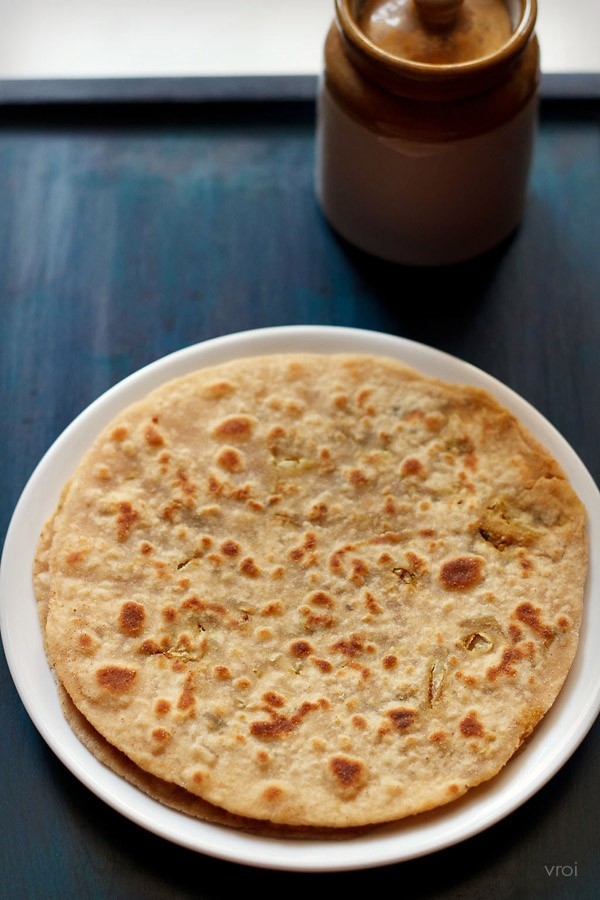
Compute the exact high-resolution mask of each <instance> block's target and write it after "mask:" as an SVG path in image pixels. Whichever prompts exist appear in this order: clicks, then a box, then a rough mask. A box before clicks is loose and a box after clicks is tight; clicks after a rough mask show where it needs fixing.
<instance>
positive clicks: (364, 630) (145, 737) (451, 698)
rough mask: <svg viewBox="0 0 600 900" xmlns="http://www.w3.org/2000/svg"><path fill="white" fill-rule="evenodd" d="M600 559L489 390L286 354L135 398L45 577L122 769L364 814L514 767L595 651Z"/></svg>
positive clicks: (307, 821) (72, 509) (564, 485)
mask: <svg viewBox="0 0 600 900" xmlns="http://www.w3.org/2000/svg"><path fill="white" fill-rule="evenodd" d="M586 570H587V540H586V519H585V511H584V508H583V506H582V504H581V503H580V501H579V499H578V498H577V496H576V495H575V493H574V491H573V489H572V488H571V486H570V485H569V483H568V481H567V479H566V477H565V475H564V473H563V472H562V470H561V469H560V467H559V466H558V465H557V463H556V462H555V461H554V460H553V459H552V458H551V457H550V456H549V454H548V453H547V452H546V450H545V449H543V448H542V447H541V446H540V445H539V444H538V443H537V441H536V440H535V439H534V438H533V437H532V436H531V435H530V434H529V433H527V431H526V430H525V429H524V428H523V427H522V426H521V425H520V424H519V422H517V420H516V419H515V418H514V417H513V416H512V415H511V414H510V413H508V412H507V411H506V410H504V409H503V408H501V407H500V406H499V405H498V403H497V402H496V401H495V400H494V399H493V398H492V397H491V396H489V395H488V394H487V393H485V392H483V391H480V390H477V389H473V388H470V387H463V386H457V385H449V384H445V383H442V382H440V381H436V380H433V379H429V378H426V377H424V376H422V375H421V374H419V373H417V372H415V371H413V370H412V369H409V368H407V367H405V366H403V365H401V364H399V363H397V362H395V361H393V360H390V359H384V358H378V357H373V356H358V355H353V356H346V355H331V356H329V355H316V354H315V355H313V354H282V355H278V356H266V357H258V358H247V359H241V360H237V361H234V362H231V363H227V364H224V365H222V366H218V367H213V368H207V369H203V370H200V371H198V372H195V373H193V374H192V375H189V376H186V377H184V378H181V379H178V380H176V381H173V382H170V383H168V384H166V385H164V386H163V387H161V388H159V389H158V390H156V391H154V392H153V393H151V394H150V395H149V396H148V397H147V398H146V399H144V400H142V401H141V402H138V403H136V404H134V405H133V406H131V407H129V408H128V409H126V410H124V411H123V412H122V413H121V414H120V415H119V416H118V417H117V418H116V419H115V420H114V421H113V422H112V423H111V425H110V426H109V427H108V428H107V429H106V430H105V431H104V432H103V433H102V434H101V435H100V436H99V437H98V439H97V440H96V441H95V443H94V445H93V446H92V447H91V449H90V450H89V451H88V452H87V454H86V455H85V457H84V458H83V460H82V462H81V464H80V465H79V467H78V469H77V471H76V472H75V473H74V474H73V477H72V478H71V480H70V482H69V484H68V485H67V487H66V488H65V491H64V492H63V497H62V498H61V503H60V506H59V508H58V510H57V511H56V513H55V515H54V517H53V518H52V520H51V522H49V523H48V525H47V526H46V529H45V531H44V534H43V535H42V537H41V540H40V546H39V550H38V558H37V562H36V571H35V584H36V593H37V596H38V598H39V601H40V608H41V614H42V621H44V622H45V624H46V635H45V636H46V641H47V650H48V655H49V658H50V661H51V663H52V665H53V667H54V670H55V672H56V675H57V679H58V681H59V684H60V686H61V689H63V688H64V690H65V691H66V693H67V695H68V698H69V699H68V700H67V701H66V703H67V708H71V707H70V704H71V703H72V704H73V705H74V708H76V710H77V711H78V712H77V714H76V715H77V717H78V718H77V724H76V726H75V727H76V730H77V731H78V733H79V734H81V735H82V736H84V739H85V740H86V743H87V744H88V746H90V747H91V748H92V749H93V750H94V752H96V753H97V755H99V756H100V757H101V758H103V759H104V760H105V761H106V762H107V763H108V764H109V765H113V766H114V767H116V768H118V769H119V771H121V772H122V774H124V775H125V777H130V778H131V780H134V781H136V780H137V783H140V784H141V786H143V787H145V788H146V789H149V790H150V792H151V793H154V795H156V796H159V797H160V798H161V799H163V800H164V801H165V802H167V803H170V804H171V805H176V806H177V805H178V807H179V808H188V809H190V811H192V812H193V813H194V814H196V815H199V816H201V817H204V818H209V819H211V818H212V819H213V820H216V821H226V822H229V823H230V824H232V825H234V826H236V825H238V826H242V827H243V826H244V825H245V824H247V822H251V821H262V822H268V823H276V824H277V825H283V826H286V827H287V826H290V827H291V828H300V829H303V828H334V829H338V828H339V829H342V828H347V827H358V826H365V825H370V824H374V823H378V822H383V821H388V820H393V819H399V818H402V817H404V816H407V815H410V814H414V813H418V812H421V811H424V810H428V809H432V808H435V807H438V806H441V805H443V804H445V803H447V802H449V801H451V800H454V799H456V798H457V797H459V796H461V795H462V794H464V793H465V791H467V790H468V789H469V788H470V787H473V786H474V785H477V784H480V783H481V782H483V781H485V780H487V779H489V778H491V777H493V776H494V775H495V774H496V773H497V772H498V771H499V770H500V769H501V768H502V767H503V766H504V765H505V763H506V762H507V761H508V760H509V759H510V757H511V756H512V755H513V754H514V753H515V751H516V750H517V749H518V747H519V746H520V745H521V743H522V742H523V740H524V739H525V738H526V737H527V736H528V735H529V733H530V732H531V730H532V729H533V728H534V727H535V725H536V724H537V723H538V721H539V720H540V719H541V717H542V716H543V715H544V713H545V712H546V711H547V710H548V709H549V707H550V706H551V705H552V703H553V702H554V700H555V698H556V696H557V694H558V692H559V690H560V688H561V686H562V684H563V682H564V679H565V677H566V675H567V673H568V671H569V668H570V666H571V663H572V660H573V657H574V654H575V650H576V646H577V639H578V631H579V627H580V621H581V615H582V605H583V592H584V585H585V578H586ZM71 709H72V708H71ZM116 760H120V762H119V763H118V764H117V763H116V762H115V761H116ZM182 798H183V800H182ZM190 798H191V801H192V802H190ZM195 798H197V802H196V800H195ZM238 817H243V818H238ZM291 833H293V832H291ZM300 833H302V832H300Z"/></svg>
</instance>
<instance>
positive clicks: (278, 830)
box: [33, 515, 372, 841]
mask: <svg viewBox="0 0 600 900" xmlns="http://www.w3.org/2000/svg"><path fill="white" fill-rule="evenodd" d="M55 517H56V516H55V515H53V516H52V517H51V518H50V519H49V520H48V521H47V522H46V523H45V525H44V528H43V530H42V533H41V535H40V540H39V544H38V550H37V554H36V559H35V563H34V577H33V583H34V594H35V598H36V602H37V607H38V614H39V618H40V624H41V626H42V634H43V636H44V638H45V633H46V620H47V617H48V602H49V598H50V578H49V559H50V550H51V546H52V536H53V532H54V520H55ZM57 691H58V698H59V701H60V705H61V709H62V712H63V715H64V718H65V720H66V721H67V722H68V724H69V726H70V728H71V729H72V731H73V732H74V734H75V735H76V736H77V738H78V739H79V740H80V741H81V743H82V744H83V745H84V747H86V748H87V749H88V750H89V751H90V753H92V754H93V755H94V756H95V757H96V759H97V760H99V762H101V763H102V764H103V765H104V766H106V767H107V768H108V769H110V770H111V771H112V772H115V773H116V774H117V775H119V776H120V777H121V778H123V779H125V780H126V781H128V782H129V783H130V784H132V785H134V786H135V787H136V788H138V790H140V791H142V792H143V793H144V794H147V795H148V796H149V797H151V798H152V799H153V800H157V801H158V802H159V803H162V804H163V805H164V806H168V807H169V808H171V809H174V810H177V812H181V813H185V814H186V815H188V816H192V817H193V818H195V819H200V820H202V821H203V822H210V823H211V824H213V825H220V826H226V827H228V828H233V829H235V830H237V831H244V832H249V833H251V834H253V835H255V836H258V837H270V838H272V837H276V838H286V839H296V840H300V839H305V838H310V839H311V840H315V839H318V840H336V841H339V840H343V839H348V838H353V837H358V836H359V835H361V834H363V833H364V832H365V831H366V830H367V828H366V827H362V828H359V827H355V828H317V827H311V826H294V825H276V824H275V823H272V822H269V821H267V820H261V819H251V818H247V817H244V816H236V815H234V814H233V813H230V812H227V810H224V809H221V808H220V807H218V806H214V804H212V803H208V802H207V801H206V800H203V799H202V797H198V796H197V795H196V794H192V793H190V791H186V790H185V788H182V787H179V785H176V784H173V783H172V782H170V781H165V780H164V779H163V778H158V777H157V776H156V775H152V774H151V773H150V772H146V771H144V769H141V768H140V767H139V766H137V765H136V764H135V763H134V762H133V761H132V760H131V759H129V757H128V756H126V755H125V754H124V753H122V752H121V751H120V750H118V749H117V748H116V747H114V746H113V745H112V744H110V743H109V742H108V741H107V740H106V739H105V738H104V737H102V735H101V734H100V733H99V732H98V731H96V729H95V728H94V727H93V726H92V725H91V724H90V722H88V720H87V719H86V718H85V716H83V715H82V714H81V713H80V712H79V710H78V709H77V707H76V706H75V704H74V703H73V701H72V700H71V698H70V696H69V694H68V693H67V692H66V691H65V689H64V687H63V686H62V684H61V682H60V681H59V682H57ZM368 830H372V828H370V827H369V828H368Z"/></svg>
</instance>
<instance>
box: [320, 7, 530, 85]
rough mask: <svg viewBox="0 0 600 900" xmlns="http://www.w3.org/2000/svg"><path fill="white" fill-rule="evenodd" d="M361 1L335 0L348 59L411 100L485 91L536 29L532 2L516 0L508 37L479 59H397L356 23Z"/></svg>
mask: <svg viewBox="0 0 600 900" xmlns="http://www.w3.org/2000/svg"><path fill="white" fill-rule="evenodd" d="M360 6H361V2H360V0H335V12H336V22H337V25H338V28H339V31H340V35H341V38H342V41H343V43H344V45H345V51H346V53H347V54H348V57H349V59H350V60H351V62H352V64H353V65H354V66H356V68H357V69H358V70H359V71H360V72H362V74H363V75H364V76H365V77H366V78H368V79H370V80H371V81H373V82H374V83H375V84H377V85H379V86H380V87H382V88H384V89H385V90H387V91H390V92H392V93H394V94H397V95H399V96H401V97H407V98H411V99H415V100H454V99H457V98H463V97H468V96H472V95H475V94H478V93H481V92H483V91H486V90H489V89H490V88H493V87H495V86H496V85H498V84H500V83H501V82H502V81H504V80H506V79H507V78H510V77H511V73H512V72H513V70H514V68H515V66H517V65H518V63H519V59H520V57H521V56H522V54H523V53H524V52H525V50H526V48H527V46H528V44H529V42H530V40H531V37H532V34H533V30H534V27H535V21H536V15H537V5H536V0H517V11H518V15H517V16H516V17H515V18H516V22H515V24H514V28H513V32H512V35H511V36H510V38H509V40H508V41H507V42H506V43H505V44H504V45H503V46H502V47H500V48H499V49H498V50H497V51H496V52H494V53H492V54H490V55H488V56H485V57H483V58H481V59H475V60H471V61H468V62H461V63H456V64H448V65H444V64H441V65H436V64H428V63H422V62H416V61H413V60H410V59H405V58H401V57H398V56H395V55H393V54H392V53H390V52H388V51H386V50H384V49H382V48H381V47H379V46H377V45H376V44H375V43H374V42H373V41H372V40H370V39H369V37H367V35H366V34H365V33H364V31H363V30H362V29H361V28H360V27H359V25H358V12H359V10H360Z"/></svg>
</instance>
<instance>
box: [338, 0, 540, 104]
mask: <svg viewBox="0 0 600 900" xmlns="http://www.w3.org/2000/svg"><path fill="white" fill-rule="evenodd" d="M536 13H537V9H536V0H336V15H337V20H338V24H339V26H340V29H341V32H342V34H343V36H344V38H345V39H346V42H347V44H348V45H349V48H350V51H351V53H352V54H353V55H354V57H355V62H356V63H357V64H358V65H359V67H360V68H361V69H362V70H363V71H364V73H365V74H367V75H369V76H370V77H371V78H372V79H373V80H375V81H377V82H379V83H380V84H381V85H382V86H384V87H386V88H387V89H388V90H392V91H394V92H396V93H399V94H402V95H405V96H411V97H425V98H429V99H451V98H452V97H458V96H465V95H468V94H470V93H475V92H479V91H481V90H485V89H486V88H487V87H489V86H492V85H494V84H497V83H499V81H501V80H502V78H504V77H506V74H507V71H508V70H509V69H510V68H511V67H512V66H513V64H514V63H515V60H516V58H517V57H518V56H519V55H520V53H521V52H522V51H523V50H524V48H525V46H526V45H527V43H528V41H529V38H530V37H531V34H532V32H533V28H534V25H535V18H536Z"/></svg>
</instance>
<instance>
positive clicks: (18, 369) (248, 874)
mask: <svg viewBox="0 0 600 900" xmlns="http://www.w3.org/2000/svg"><path fill="white" fill-rule="evenodd" d="M558 86H559V87H560V85H558ZM117 87H118V86H117ZM117 87H115V85H110V86H109V89H107V88H106V86H104V87H103V88H101V89H100V90H99V91H98V92H97V93H96V95H95V96H92V97H91V98H90V96H89V95H87V98H86V91H85V89H82V90H79V88H76V89H72V90H71V92H69V90H65V88H64V86H63V87H62V88H61V90H62V94H61V90H59V91H58V94H55V95H52V92H50V94H51V95H50V96H44V97H40V95H39V93H38V94H36V91H35V90H32V91H28V90H24V91H23V90H22V91H21V95H20V96H17V94H18V92H17V93H15V89H14V86H12V87H10V86H9V88H7V89H6V90H5V91H4V92H3V91H1V90H0V378H1V391H2V393H1V410H0V423H1V428H2V443H1V454H2V455H1V458H0V535H2V536H3V535H4V534H5V531H6V528H7V526H8V523H9V519H10V516H11V514H12V511H13V509H14V507H15V504H16V502H17V500H18V497H19V495H20V493H21V491H22V489H23V487H24V485H25V483H26V481H27V479H28V477H29V475H30V474H31V472H32V470H33V469H34V467H35V465H36V464H37V462H38V460H39V459H40V457H41V456H42V454H43V453H44V451H45V450H46V449H47V448H48V447H49V445H50V444H51V443H52V441H53V440H54V439H55V438H56V437H57V435H58V434H59V433H60V432H61V431H62V429H63V428H64V427H65V426H66V425H67V424H68V423H69V422H70V421H71V420H72V419H73V418H74V416H75V415H76V414H77V413H78V412H79V411H80V410H82V409H83V408H84V407H86V406H87V404H89V403H90V401H92V400H93V399H94V398H96V397H97V396H98V395H99V394H100V393H102V392H103V391H104V390H105V389H106V388H108V387H109V386H110V385H112V384H114V383H115V382H117V381H118V380H120V379H122V378H123V377H124V376H126V375H127V374H129V373H130V372H132V371H134V370H136V369H137V368H139V367H140V366H143V365H144V364H146V363H147V362H150V361H152V360H154V359H156V358H158V357H160V356H163V355H164V354H166V353H169V352H170V351H172V350H176V349H178V348H180V347H183V346H185V345H188V344H191V343H195V342H198V341H202V340H204V339H206V338H210V337H213V336H216V335H220V334H226V333H228V332H232V331H239V330H243V329H248V328H255V327H260V326H266V325H277V324H295V323H318V324H337V325H347V326H358V327H364V328H370V329H376V330H381V331H385V332H389V333H392V334H397V335H402V336H404V337H408V338H412V339H415V340H418V341H422V342H424V343H427V344H431V345H433V346H434V347H437V348H440V349H443V350H446V351H448V352H450V353H452V354H455V355H457V356H459V357H461V358H463V359H465V360H468V361H469V362H471V363H474V364H475V365H477V366H479V367H481V368H483V369H485V370H487V371H488V372H490V373H491V374H493V375H495V376H496V377H497V378H499V379H500V380H502V381H504V382H505V383H507V384H508V385H510V386H511V387H512V388H514V389H515V390H516V391H517V392H519V393H520V394H522V395H523V396H524V397H525V398H526V399H527V400H529V401H530V402H531V403H533V404H534V405H535V406H536V407H537V408H538V409H539V410H540V411H541V412H542V413H544V415H546V416H547V418H548V419H550V421H551V422H552V423H553V424H554V425H555V426H556V427H557V428H558V429H559V430H560V431H561V432H562V433H563V435H564V436H565V438H566V439H567V440H568V441H569V442H570V444H571V445H572V446H573V447H574V449H575V450H576V452H577V453H578V454H579V456H580V457H581V459H582V460H583V462H584V463H585V465H586V466H587V467H588V469H589V470H590V472H591V474H592V476H593V477H594V478H595V479H596V480H598V479H599V478H600V415H599V410H600V239H599V236H600V100H598V99H597V97H598V93H597V92H595V91H591V92H590V91H589V90H587V89H586V90H585V91H584V93H585V94H586V95H587V96H586V97H584V98H581V97H580V96H579V95H580V93H581V91H579V90H578V88H577V82H574V83H573V82H570V83H568V84H566V87H565V83H564V82H563V83H562V88H564V89H561V90H559V91H558V94H560V96H558V95H557V92H556V91H555V90H552V91H548V90H547V91H546V97H545V99H544V102H543V105H542V112H541V123H540V131H539V139H538V142H537V147H536V154H535V161H534V169H533V178H532V185H531V196H530V200H529V204H528V207H527V212H526V216H525V219H524V221H523V224H522V226H521V228H520V229H519V231H518V232H517V233H516V234H515V235H514V236H513V238H512V239H511V240H509V241H508V242H506V243H505V244H504V245H503V246H502V247H500V248H498V249H496V250H494V251H493V252H491V253H489V254H488V255H486V256H485V257H482V258H480V259H477V260H475V261H472V262H470V263H467V264H464V265H459V266H456V267H451V268H445V269H435V270H426V269H406V268H398V267H394V266H391V265H389V264H384V263H381V262H378V261H376V260H374V259H371V258H368V257H366V256H365V255H363V254H361V253H359V252H357V251H355V250H353V249H352V248H350V247H348V246H346V245H344V244H343V243H341V242H340V241H339V240H338V239H337V238H336V237H335V236H334V235H333V234H332V233H331V231H330V230H329V229H328V227H327V225H326V224H325V222H324V221H323V219H322V218H321V215H320V213H319V210H318V208H317V206H316V203H315V199H314V195H313V186H312V179H313V153H314V104H313V96H312V91H313V89H314V83H313V82H312V81H306V80H301V81H299V82H293V81H292V82H289V81H287V80H286V81H285V82H281V83H279V85H278V84H277V82H276V81H269V80H267V81H264V80H262V81H261V80H259V82H256V83H252V84H250V88H251V89H250V90H248V83H241V82H239V81H235V80H233V81H221V82H219V81H217V82H206V83H204V85H198V84H197V83H194V84H193V85H190V84H188V83H186V84H183V83H180V85H179V88H178V89H174V86H173V85H167V87H166V88H165V86H164V85H163V86H162V87H161V89H160V90H158V92H157V91H156V90H154V92H153V90H152V86H151V85H146V92H145V93H144V92H143V91H142V92H141V93H140V94H139V95H138V96H137V97H136V96H135V91H134V92H133V95H130V93H128V92H127V91H124V92H123V93H122V94H121V95H120V96H119V92H118V90H117ZM130 87H131V86H130ZM556 87H557V83H555V84H554V88H556ZM155 88H156V85H155ZM175 88H177V86H176V85H175ZM113 93H114V94H115V95H114V96H113ZM550 94H554V97H553V96H550ZM157 96H159V97H160V102H153V101H156V97H157ZM41 101H43V102H41ZM108 101H111V102H108ZM113 101H118V102H113ZM599 637H600V636H599ZM0 723H1V728H0V897H2V898H3V900H4V898H6V900H13V898H14V900H26V898H35V900H37V898H40V900H47V898H61V900H62V898H77V900H85V898H105V897H106V898H111V900H112V898H115V900H125V898H157V900H158V898H183V897H199V898H206V900H208V898H229V897H231V896H234V895H235V894H237V893H239V892H242V891H243V892H244V894H245V895H247V896H253V895H254V894H256V895H257V896H280V895H281V894H282V893H286V892H288V891H291V890H293V889H294V888H297V889H298V891H299V892H310V893H311V894H312V895H313V896H315V897H321V896H322V897H325V896H328V897H329V896H331V894H332V892H333V893H334V894H337V895H340V896H343V895H346V894H347V893H349V892H352V893H354V892H356V894H358V893H359V892H363V893H366V892H368V893H369V894H370V895H373V896H375V895H377V894H379V895H383V894H390V893H392V895H393V896H398V897H414V898H434V897H435V898H447V900H450V898H456V900H458V898H466V897H469V898H473V900H475V898H488V897H489V898H491V897H493V898H526V900H529V898H553V900H555V898H593V897H597V896H599V895H600V856H599V852H598V834H599V823H600V818H599V816H600V813H599V809H600V765H599V762H600V730H599V728H598V725H596V726H595V727H594V728H593V729H592V731H591V732H590V733H589V735H588V736H587V738H586V739H585V740H584V742H583V743H582V745H581V746H580V747H579V749H578V750H577V751H576V752H575V754H574V755H573V757H572V758H571V759H570V760H569V762H568V763H567V764H566V765H565V766H564V767H563V769H562V770H561V771H560V772H559V773H558V774H557V775H556V776H555V778H554V779H553V780H552V781H551V782H550V783H549V784H548V785H547V786H546V787H545V788H543V789H542V790H541V791H539V793H537V794H536V795H535V796H534V797H533V798H532V799H531V800H529V801H528V802H527V803H526V804H525V805H524V806H522V807H521V808H520V809H518V810H517V811H516V812H514V813H512V814H511V815H510V816H509V817H508V818H506V819H504V820H503V821H501V822H500V823H498V824H496V825H495V826H493V827H492V828H490V829H489V830H488V831H487V832H485V833H483V834H481V835H478V836H476V837H473V838H471V839H469V840H467V841H465V842H463V843H462V844H460V845H458V846H456V847H453V848H450V849H447V850H444V851H440V852H438V853H436V854H434V855H432V856H430V857H426V858H422V859H417V860H413V861H411V862H406V863H402V864H398V865H394V866H386V867H383V868H381V869H376V870H371V871H358V872H346V873H336V874H333V873H331V874H295V873H287V872H272V871H265V870H261V869H256V868H252V867H246V866H241V865H237V864H235V863H228V862H223V861H220V860H216V859H213V858H209V857H206V856H203V855H201V854H196V853H193V852H190V851H187V850H184V849H182V848H180V847H178V846H175V845H172V844H170V843H168V842H166V841H163V840H162V839H161V838H159V837H156V836H154V835H152V834H150V833H148V832H146V831H144V830H143V829H141V828H140V827H138V826H137V825H134V824H132V823H131V822H129V821H128V820H126V819H124V818H122V817H121V816H120V815H118V814H117V813H116V812H114V811H113V810H112V809H110V808H109V807H107V806H106V805H105V804H104V803H103V802H102V801H100V800H99V799H97V798H96V797H95V796H94V795H93V794H91V793H90V792H89V791H88V790H87V789H86V788H84V787H83V786H82V785H81V784H80V783H79V782H78V781H77V780H76V779H75V778H74V777H73V776H72V775H71V774H70V773H69V772H68V771H67V770H66V769H65V768H64V767H63V765H62V764H61V763H60V762H59V761H58V760H57V759H56V758H55V757H54V755H53V754H52V752H51V751H50V750H49V749H48V748H47V747H46V745H45V743H44V742H43V740H42V738H41V737H40V736H39V735H38V733H37V731H36V730H35V728H34V726H33V725H32V723H31V721H30V720H29V718H28V716H27V714H26V712H25V710H24V708H23V706H22V704H21V702H20V700H19V697H18V695H17V693H16V690H15V688H14V685H13V682H12V680H11V677H10V674H9V671H8V668H7V666H6V663H5V661H4V657H3V656H0ZM575 863H577V874H576V875H575V874H573V875H572V876H568V875H564V874H561V875H556V874H553V875H549V874H548V871H547V870H548V869H551V867H552V866H557V865H558V866H573V865H574V864H575ZM554 871H556V870H554ZM566 871H568V870H566Z"/></svg>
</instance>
